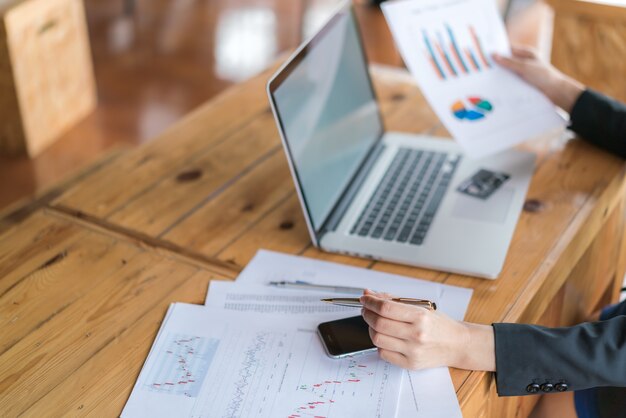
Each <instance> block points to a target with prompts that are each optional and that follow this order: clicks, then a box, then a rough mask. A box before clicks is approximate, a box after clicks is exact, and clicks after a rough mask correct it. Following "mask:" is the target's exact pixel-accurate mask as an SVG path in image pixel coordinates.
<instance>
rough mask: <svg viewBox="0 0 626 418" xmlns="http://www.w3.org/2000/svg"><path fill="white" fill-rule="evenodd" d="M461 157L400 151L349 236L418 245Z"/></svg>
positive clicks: (417, 151) (406, 149) (437, 153)
mask: <svg viewBox="0 0 626 418" xmlns="http://www.w3.org/2000/svg"><path fill="white" fill-rule="evenodd" d="M459 161H460V156H458V155H449V154H446V153H439V152H432V151H421V150H416V149H413V148H400V149H399V150H398V152H397V154H396V155H395V157H394V159H393V161H392V163H391V164H390V165H389V168H388V169H387V172H386V173H385V175H384V176H383V178H382V180H381V181H380V183H379V184H378V187H377V188H376V191H375V192H374V193H373V194H372V197H371V198H370V200H369V202H368V203H367V205H366V206H365V209H363V211H362V212H361V214H360V215H359V218H358V220H357V222H356V223H355V224H354V226H353V227H352V229H351V231H350V233H351V234H353V235H359V236H361V237H369V238H374V239H384V240H386V241H396V242H401V243H409V244H412V245H421V244H422V243H423V242H424V239H425V238H426V234H427V233H428V229H429V228H430V225H431V223H432V220H433V218H434V217H435V213H436V212H437V209H438V208H439V204H440V203H441V201H442V200H443V196H444V195H445V193H446V190H447V189H448V185H449V183H450V179H451V178H452V175H453V174H454V170H455V169H456V167H457V165H458V163H459Z"/></svg>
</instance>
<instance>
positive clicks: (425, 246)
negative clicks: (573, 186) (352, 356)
mask: <svg viewBox="0 0 626 418" xmlns="http://www.w3.org/2000/svg"><path fill="white" fill-rule="evenodd" d="M267 89H268V95H269V98H270V103H271V106H272V111H273V113H274V116H275V119H276V123H277V125H278V130H279V131H280V135H281V138H282V142H283V146H284V149H285V153H286V155H287V160H288V161H289V166H290V169H291V173H292V176H293V179H294V182H295V186H296V189H297V192H298V196H299V198H300V203H301V205H302V209H303V211H304V216H305V219H306V222H307V226H308V230H309V233H310V235H311V240H312V242H313V244H314V245H315V246H316V247H318V248H320V249H322V250H324V251H328V252H334V253H342V254H349V255H354V256H358V257H364V258H369V259H373V260H385V261H390V262H395V263H402V264H408V265H412V266H420V267H426V268H431V269H437V270H443V271H448V272H454V273H462V274H468V275H473V276H478V277H484V278H490V279H495V278H497V277H498V275H499V274H500V272H501V270H502V266H503V264H504V260H505V258H506V254H507V250H508V247H509V245H510V242H511V237H512V235H513V232H514V229H515V225H516V223H517V220H518V218H519V215H520V212H521V210H522V206H523V203H524V199H525V196H526V192H527V189H528V185H529V182H530V179H531V177H532V173H533V171H534V164H535V156H534V154H532V153H527V152H521V151H517V150H508V151H505V152H502V153H500V154H497V155H495V156H491V157H487V158H483V159H477V160H472V159H469V158H468V157H466V156H465V155H463V152H462V150H461V149H460V148H459V146H458V145H457V144H456V143H454V142H453V141H451V140H449V139H444V138H435V137H429V136H423V135H413V134H407V133H400V132H387V131H385V129H384V126H383V122H382V118H381V114H380V109H379V105H378V103H377V100H376V96H375V93H374V89H373V87H372V83H371V79H370V76H369V73H368V67H367V59H366V56H365V54H364V51H363V46H362V41H361V38H360V34H359V30H358V26H357V23H356V19H355V16H354V11H353V10H352V8H351V7H349V6H342V7H341V8H340V9H339V10H338V12H336V13H335V14H334V15H333V17H331V19H330V20H329V21H328V22H327V23H326V24H325V25H324V27H323V28H322V29H321V30H320V31H319V32H318V33H317V34H316V35H314V36H313V37H312V38H311V39H310V40H309V41H308V42H306V43H304V44H303V45H301V46H300V47H299V48H298V50H297V51H296V52H295V53H294V54H293V55H292V56H291V57H290V58H289V59H288V60H287V62H286V63H285V64H284V65H283V66H282V68H281V69H280V70H279V71H278V72H277V73H276V74H275V75H274V76H273V77H272V79H271V80H270V81H269V82H268V86H267ZM486 194H488V196H485V195H486Z"/></svg>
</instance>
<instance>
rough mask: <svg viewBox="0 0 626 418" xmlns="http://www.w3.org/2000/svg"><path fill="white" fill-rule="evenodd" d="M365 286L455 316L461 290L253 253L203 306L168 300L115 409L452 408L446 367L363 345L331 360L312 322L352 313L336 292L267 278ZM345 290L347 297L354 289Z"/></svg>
mask: <svg viewBox="0 0 626 418" xmlns="http://www.w3.org/2000/svg"><path fill="white" fill-rule="evenodd" d="M281 280H288V281H297V280H300V281H307V282H311V283H315V284H322V285H335V286H337V285H340V286H352V287H362V288H371V289H375V290H380V291H385V292H389V293H394V294H398V295H402V296H403V297H419V298H428V299H432V300H434V301H436V302H437V304H438V306H439V307H440V309H443V310H444V311H445V312H446V313H448V314H449V315H452V316H454V317H456V318H458V319H461V318H462V317H463V315H464V312H465V310H466V308H467V305H468V303H469V299H470V297H471V291H470V290H468V289H462V288H457V287H453V286H446V285H442V284H439V283H432V282H427V281H421V280H415V279H408V278H404V277H400V276H395V275H390V274H385V273H379V272H375V271H371V270H364V269H358V268H353V267H347V266H342V265H339V264H334V263H327V262H321V261H317V260H312V259H307V258H303V257H295V256H289V255H283V254H278V253H273V252H268V251H260V252H259V253H258V254H257V255H256V257H255V258H254V259H253V260H252V261H251V262H250V264H249V265H248V266H247V267H246V269H245V270H244V271H243V272H242V273H241V275H240V276H239V278H238V279H237V281H235V282H222V281H216V282H212V283H211V286H210V288H209V292H208V295H207V299H206V304H205V306H197V305H189V304H181V303H176V304H173V305H171V307H170V309H169V310H168V312H167V315H166V317H165V320H164V321H163V324H162V326H161V329H160V331H159V333H158V335H157V338H156V340H155V343H154V345H153V347H152V349H151V351H150V353H149V355H148V359H147V360H146V363H145V364H144V367H143V370H142V371H141V374H140V375H139V378H138V379H137V383H136V384H135V387H134V389H133V392H132V394H131V397H130V399H129V401H128V403H127V404H126V407H125V408H124V411H123V413H122V416H124V417H140V416H141V417H144V416H150V417H161V416H162V417H170V416H189V417H279V416H284V417H293V418H295V417H363V416H372V417H394V416H417V417H437V416H441V417H457V416H458V417H460V416H461V413H460V409H459V406H458V402H457V398H456V395H455V392H454V387H453V386H452V382H451V380H450V375H449V373H448V370H447V369H445V368H441V369H432V370H427V371H421V372H411V373H410V374H408V373H406V372H404V371H403V370H402V369H399V368H397V367H395V366H393V365H391V364H389V363H387V362H385V361H383V360H381V359H380V358H379V357H378V354H377V353H369V354H364V355H360V356H354V357H350V358H345V359H340V360H337V359H331V358H329V357H328V356H327V355H326V354H325V352H324V349H323V347H322V344H321V341H320V340H319V337H318V336H317V333H316V332H315V331H316V327H317V325H318V324H319V323H321V322H325V321H329V320H333V319H339V318H345V317H349V316H354V315H358V313H359V311H358V309H357V310H355V309H354V308H347V307H340V306H332V305H327V304H324V303H322V302H320V299H321V298H323V297H329V296H331V297H332V296H341V295H337V294H330V295H329V292H327V291H317V290H315V291H312V290H287V289H279V288H276V287H271V286H268V283H269V282H270V281H281ZM352 296H354V295H352Z"/></svg>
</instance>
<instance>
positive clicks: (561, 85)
mask: <svg viewBox="0 0 626 418" xmlns="http://www.w3.org/2000/svg"><path fill="white" fill-rule="evenodd" d="M555 84H556V89H555V90H554V92H553V93H552V96H553V97H551V99H552V101H553V102H554V104H555V105H557V106H558V107H560V108H561V109H563V110H565V111H566V112H568V113H571V112H572V109H573V108H574V105H575V104H576V101H577V100H578V97H580V95H581V94H582V92H583V91H584V90H585V86H584V85H582V84H581V83H579V82H578V81H576V80H574V79H572V78H569V77H567V76H565V75H561V77H560V79H559V81H558V82H557V83H555Z"/></svg>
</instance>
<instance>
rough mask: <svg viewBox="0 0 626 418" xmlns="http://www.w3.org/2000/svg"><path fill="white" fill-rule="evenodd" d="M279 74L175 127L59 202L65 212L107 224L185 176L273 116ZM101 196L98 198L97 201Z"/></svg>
mask: <svg viewBox="0 0 626 418" xmlns="http://www.w3.org/2000/svg"><path fill="white" fill-rule="evenodd" d="M272 71H273V69H270V70H267V71H265V72H263V73H262V74H260V75H258V76H256V77H255V78H253V79H252V80H250V81H248V82H246V83H243V84H241V85H237V86H234V87H232V88H230V89H228V90H227V91H225V92H224V93H222V94H221V95H220V96H218V97H217V98H215V99H214V100H212V101H210V102H208V103H207V104H205V105H203V106H201V107H200V108H198V109H197V110H196V111H194V112H193V113H191V114H190V115H189V116H187V117H185V118H184V119H183V120H182V121H180V122H178V123H177V124H175V125H174V126H173V127H171V128H170V129H169V130H168V131H166V132H165V133H164V134H163V135H162V136H160V137H159V138H157V139H155V140H154V141H152V142H151V143H149V144H147V145H146V146H144V147H141V148H139V149H137V150H135V151H134V152H132V153H131V154H130V155H129V156H128V157H127V158H125V159H123V160H121V161H119V162H117V163H116V164H113V165H112V166H111V167H110V168H109V169H108V170H107V172H106V173H103V174H99V175H94V176H92V177H90V178H88V179H86V180H85V181H84V182H83V183H82V184H81V185H80V186H78V187H76V188H74V189H72V190H70V191H68V193H66V194H64V195H63V196H62V197H61V198H59V200H58V201H57V202H58V203H59V204H62V205H63V206H66V207H70V208H74V209H77V210H80V211H81V212H84V213H86V214H89V215H93V216H96V217H99V218H106V217H107V216H109V215H110V214H111V213H112V212H114V211H116V210H118V209H119V208H120V207H123V206H124V205H126V204H127V203H128V202H129V201H131V200H133V199H134V198H135V197H137V196H138V195H141V193H143V192H144V191H145V190H146V189H148V188H150V187H151V186H152V185H153V184H154V183H156V182H158V181H160V180H161V179H163V178H164V177H168V176H171V174H172V173H177V174H184V173H185V172H187V170H188V169H189V167H188V166H187V165H186V162H187V161H188V160H189V159H190V158H192V157H193V156H194V155H197V154H199V153H206V152H209V151H210V150H211V148H213V147H215V146H217V145H218V144H219V143H221V142H222V141H223V140H224V139H226V138H228V137H229V136H230V135H232V134H234V133H236V132H238V131H239V130H240V129H241V127H242V126H245V125H247V124H248V123H251V121H253V120H254V119H256V118H257V117H258V116H259V115H260V114H262V113H267V112H268V103H267V98H266V93H265V91H264V89H263V86H264V83H265V81H266V80H267V78H268V77H269V76H270V74H271V73H272ZM94 190H97V191H98V193H97V195H94Z"/></svg>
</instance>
